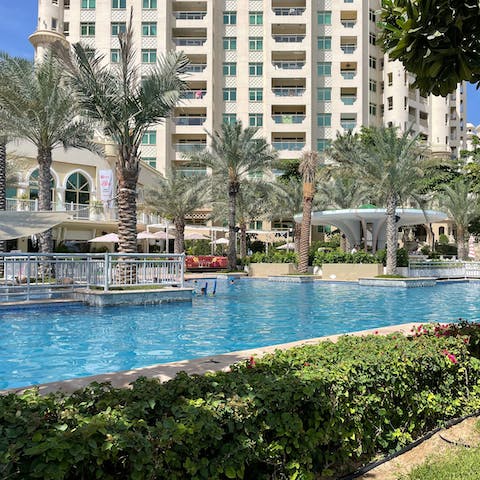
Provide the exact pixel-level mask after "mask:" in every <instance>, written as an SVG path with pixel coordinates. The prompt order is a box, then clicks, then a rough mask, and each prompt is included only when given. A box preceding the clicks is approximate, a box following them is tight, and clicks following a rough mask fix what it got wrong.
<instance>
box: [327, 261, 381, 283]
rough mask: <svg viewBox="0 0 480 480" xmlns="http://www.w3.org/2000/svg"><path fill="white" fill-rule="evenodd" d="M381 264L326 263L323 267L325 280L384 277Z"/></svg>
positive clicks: (355, 279)
mask: <svg viewBox="0 0 480 480" xmlns="http://www.w3.org/2000/svg"><path fill="white" fill-rule="evenodd" d="M382 273H383V265H382V264H381V263H324V264H323V265H322V279H323V280H350V281H357V280H358V279H359V278H365V277H376V276H377V275H382Z"/></svg>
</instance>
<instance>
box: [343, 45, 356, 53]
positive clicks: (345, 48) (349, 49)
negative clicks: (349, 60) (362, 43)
mask: <svg viewBox="0 0 480 480" xmlns="http://www.w3.org/2000/svg"><path fill="white" fill-rule="evenodd" d="M340 48H341V49H342V51H343V53H354V52H355V50H356V49H357V45H355V44H354V43H349V44H346V43H344V44H342V45H340Z"/></svg>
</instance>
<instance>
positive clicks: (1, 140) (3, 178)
mask: <svg viewBox="0 0 480 480" xmlns="http://www.w3.org/2000/svg"><path fill="white" fill-rule="evenodd" d="M6 209H7V139H6V137H3V136H0V210H6ZM6 249H7V242H6V241H5V240H0V253H1V252H5V250H6ZM3 272H4V270H3V261H2V262H0V277H3Z"/></svg>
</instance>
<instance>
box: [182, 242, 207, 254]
mask: <svg viewBox="0 0 480 480" xmlns="http://www.w3.org/2000/svg"><path fill="white" fill-rule="evenodd" d="M185 250H186V252H187V253H188V255H210V253H211V250H212V248H211V245H210V242H209V240H186V241H185Z"/></svg>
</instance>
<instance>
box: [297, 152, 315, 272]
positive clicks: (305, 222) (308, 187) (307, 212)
mask: <svg viewBox="0 0 480 480" xmlns="http://www.w3.org/2000/svg"><path fill="white" fill-rule="evenodd" d="M298 169H299V171H300V173H301V175H302V184H303V214H302V226H301V233H300V252H299V261H298V273H307V270H308V248H309V246H310V228H311V223H312V209H313V199H314V197H315V190H316V187H315V180H316V176H317V169H318V152H304V153H303V154H302V157H301V160H300V165H299V167H298Z"/></svg>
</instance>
